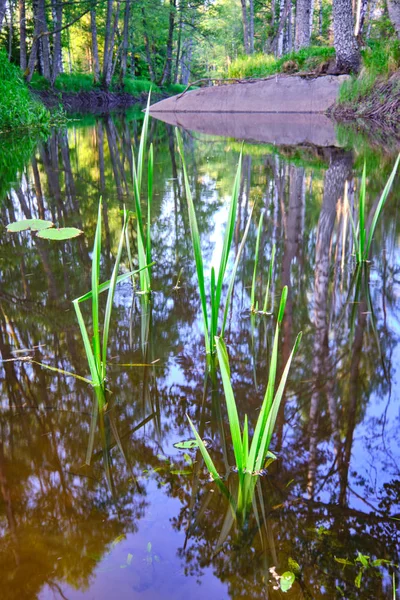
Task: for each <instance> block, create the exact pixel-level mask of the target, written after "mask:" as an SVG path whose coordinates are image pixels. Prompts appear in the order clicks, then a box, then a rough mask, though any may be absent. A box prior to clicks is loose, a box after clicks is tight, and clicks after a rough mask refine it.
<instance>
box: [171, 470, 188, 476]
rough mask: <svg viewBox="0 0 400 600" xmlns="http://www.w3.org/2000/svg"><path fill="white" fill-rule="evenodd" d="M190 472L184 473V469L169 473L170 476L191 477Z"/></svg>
mask: <svg viewBox="0 0 400 600" xmlns="http://www.w3.org/2000/svg"><path fill="white" fill-rule="evenodd" d="M191 474H192V471H187V470H186V471H185V470H184V469H180V470H176V471H175V470H174V471H171V475H191Z"/></svg>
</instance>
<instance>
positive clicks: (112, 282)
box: [101, 209, 128, 379]
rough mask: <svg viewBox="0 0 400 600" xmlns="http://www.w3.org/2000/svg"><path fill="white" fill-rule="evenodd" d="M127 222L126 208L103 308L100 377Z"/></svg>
mask: <svg viewBox="0 0 400 600" xmlns="http://www.w3.org/2000/svg"><path fill="white" fill-rule="evenodd" d="M127 222H128V221H127V213H126V209H124V223H123V225H122V231H121V235H120V238H119V244H118V250H117V256H116V258H115V263H114V268H113V272H112V275H111V279H110V286H109V289H108V294H107V303H106V310H105V315H104V326H103V344H102V372H101V376H102V379H104V378H105V376H106V365H107V345H108V336H109V331H110V321H111V311H112V306H113V302H114V294H115V288H116V285H117V279H118V271H119V264H120V262H121V255H122V249H123V246H124V241H125V229H126V226H127Z"/></svg>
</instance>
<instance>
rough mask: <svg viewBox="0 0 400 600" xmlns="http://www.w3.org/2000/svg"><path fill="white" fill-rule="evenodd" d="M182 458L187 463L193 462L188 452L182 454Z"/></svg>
mask: <svg viewBox="0 0 400 600" xmlns="http://www.w3.org/2000/svg"><path fill="white" fill-rule="evenodd" d="M183 458H184V459H185V460H186V462H187V464H188V465H192V464H193V461H192V459H191V458H190V456H189V454H186V452H185V454H184V455H183Z"/></svg>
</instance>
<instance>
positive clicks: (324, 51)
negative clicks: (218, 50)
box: [227, 46, 335, 79]
mask: <svg viewBox="0 0 400 600" xmlns="http://www.w3.org/2000/svg"><path fill="white" fill-rule="evenodd" d="M334 56H335V50H334V49H333V48H331V47H330V46H310V47H309V48H302V49H301V50H299V51H298V52H291V53H290V54H285V55H284V56H282V57H281V58H276V57H275V56H273V55H272V54H254V55H253V56H242V57H239V58H237V59H236V60H234V61H233V62H232V63H231V65H230V66H229V68H228V73H227V76H228V77H232V78H237V79H245V78H246V77H254V78H257V77H268V76H270V75H274V74H275V73H280V72H282V71H283V70H285V69H286V68H287V69H289V68H290V72H297V71H311V70H314V69H316V68H317V67H318V66H319V65H320V64H322V63H324V62H326V61H327V60H330V59H331V58H333V57H334Z"/></svg>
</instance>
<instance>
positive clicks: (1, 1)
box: [0, 0, 6, 29]
mask: <svg viewBox="0 0 400 600" xmlns="http://www.w3.org/2000/svg"><path fill="white" fill-rule="evenodd" d="M5 14H6V0H0V29H1V28H2V26H3V21H4V17H5Z"/></svg>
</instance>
